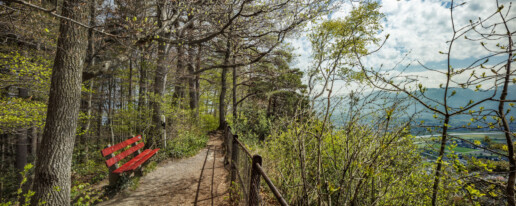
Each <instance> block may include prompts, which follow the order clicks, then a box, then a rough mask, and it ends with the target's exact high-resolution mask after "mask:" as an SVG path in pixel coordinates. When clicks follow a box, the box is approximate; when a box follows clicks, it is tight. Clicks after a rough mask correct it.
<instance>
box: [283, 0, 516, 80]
mask: <svg viewBox="0 0 516 206" xmlns="http://www.w3.org/2000/svg"><path fill="white" fill-rule="evenodd" d="M462 2H465V3H466V4H464V5H463V6H461V7H458V8H456V9H455V10H454V20H455V26H456V28H461V27H463V26H466V25H468V24H469V20H473V21H475V20H478V18H479V17H480V18H486V17H487V16H489V15H490V14H492V13H494V12H496V10H497V7H496V1H494V0H465V1H464V0H463V1H455V3H454V4H460V3H462ZM510 2H513V6H512V8H510V10H509V3H510ZM380 3H381V5H382V7H381V12H383V13H384V14H385V19H384V21H383V23H382V24H383V27H384V30H383V31H382V32H381V33H380V34H379V36H380V37H385V35H387V34H389V35H390V37H389V39H388V40H387V42H386V44H385V46H384V47H383V48H382V50H380V51H379V52H378V53H376V54H374V55H372V56H370V57H368V58H366V59H365V64H366V65H367V66H370V67H379V66H380V65H384V68H392V67H394V65H395V63H396V62H398V61H399V60H401V59H402V57H403V56H405V55H406V54H407V52H409V54H408V59H407V60H406V61H404V62H403V65H407V64H409V63H411V65H417V63H416V62H415V61H416V60H417V61H420V62H422V63H423V64H425V65H426V66H428V67H431V68H433V69H438V70H443V69H446V55H443V54H440V53H439V51H446V50H447V48H448V44H447V43H446V42H447V41H448V40H449V39H450V38H451V37H452V27H451V21H450V10H449V7H450V1H440V0H410V1H407V0H400V1H398V0H381V1H380ZM499 3H500V4H503V5H504V9H503V10H502V12H504V13H505V12H509V18H511V17H516V8H515V7H516V5H515V4H516V1H514V0H500V1H499ZM350 9H351V6H350V5H349V3H344V4H343V6H342V7H341V8H339V9H338V10H336V11H334V12H333V13H332V14H331V15H329V16H327V17H324V18H323V19H328V18H342V17H344V16H346V15H347V14H348V13H349V11H350ZM499 20H500V18H499V15H496V16H495V18H494V19H493V21H499ZM319 22H320V21H319ZM309 26H313V25H309ZM509 27H510V29H511V30H512V32H514V31H516V20H513V21H512V22H510V24H509ZM501 29H502V28H499V29H497V31H502V30H501ZM306 34H308V33H307V32H306V33H305V36H302V37H300V38H297V39H291V40H289V42H290V43H291V45H292V46H293V47H294V48H295V52H296V53H297V54H298V55H300V56H299V57H298V58H297V61H296V63H295V65H293V66H295V67H299V68H301V69H304V70H305V69H307V68H308V67H309V66H310V65H311V46H310V42H309V41H308V39H307V38H306ZM468 37H475V34H473V33H471V34H468ZM515 39H516V38H515ZM496 43H499V42H497V41H492V42H488V47H489V46H492V47H493V48H494V45H496ZM500 43H502V44H507V42H505V43H504V42H500ZM488 54H489V52H487V51H486V50H485V49H484V48H483V47H482V46H481V45H480V43H479V42H472V41H469V40H465V39H464V38H461V39H460V40H459V41H457V42H456V43H455V44H454V47H453V50H452V62H453V66H454V67H455V68H461V67H464V66H465V65H467V64H470V63H471V61H472V60H475V59H478V58H481V57H484V56H486V55H488ZM503 58H507V57H506V56H504V57H503ZM500 59H501V58H498V60H500ZM492 60H495V59H492ZM490 62H494V61H490ZM408 72H409V73H413V74H417V75H419V76H421V81H422V83H424V84H427V85H429V86H428V87H437V86H438V85H439V84H440V81H438V80H439V79H442V78H441V77H438V76H437V75H438V74H436V73H435V72H428V71H425V70H424V69H422V67H420V66H412V67H410V68H409V69H408ZM457 78H461V77H457Z"/></svg>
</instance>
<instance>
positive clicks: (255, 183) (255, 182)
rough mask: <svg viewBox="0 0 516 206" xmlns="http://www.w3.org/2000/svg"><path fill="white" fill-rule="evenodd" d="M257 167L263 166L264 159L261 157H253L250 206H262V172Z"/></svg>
mask: <svg viewBox="0 0 516 206" xmlns="http://www.w3.org/2000/svg"><path fill="white" fill-rule="evenodd" d="M257 165H260V166H262V157H261V156H260V155H254V156H253V162H252V167H251V183H250V189H249V206H258V205H260V171H258V170H259V169H258V168H257Z"/></svg>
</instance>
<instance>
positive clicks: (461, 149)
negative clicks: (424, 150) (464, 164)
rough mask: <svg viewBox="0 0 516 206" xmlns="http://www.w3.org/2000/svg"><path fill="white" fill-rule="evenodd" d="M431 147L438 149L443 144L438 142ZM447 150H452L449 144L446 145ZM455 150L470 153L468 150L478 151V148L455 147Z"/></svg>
mask: <svg viewBox="0 0 516 206" xmlns="http://www.w3.org/2000/svg"><path fill="white" fill-rule="evenodd" d="M421 147H424V146H421ZM431 147H432V148H434V149H436V150H438V149H439V148H440V147H441V145H440V144H437V143H436V144H432V145H431ZM446 151H447V152H449V151H450V146H449V145H446ZM453 151H455V152H459V153H468V152H473V151H477V149H472V148H467V147H455V148H454V149H453Z"/></svg>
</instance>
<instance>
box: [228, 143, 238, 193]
mask: <svg viewBox="0 0 516 206" xmlns="http://www.w3.org/2000/svg"><path fill="white" fill-rule="evenodd" d="M231 140H232V141H231V147H232V148H231V162H230V164H231V167H230V168H231V170H230V171H231V186H233V183H235V185H236V178H237V172H238V171H237V167H236V166H237V163H238V142H237V140H238V135H233V138H232V139H231ZM236 195H237V194H235V193H234V191H233V192H232V193H230V195H229V197H230V199H231V202H234V201H235V200H236Z"/></svg>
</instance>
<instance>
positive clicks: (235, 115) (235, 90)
mask: <svg viewBox="0 0 516 206" xmlns="http://www.w3.org/2000/svg"><path fill="white" fill-rule="evenodd" d="M235 63H236V62H235V56H233V64H235ZM237 80H238V79H237V68H236V67H233V122H236V120H237V118H238V111H237V106H238V104H237Z"/></svg>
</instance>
